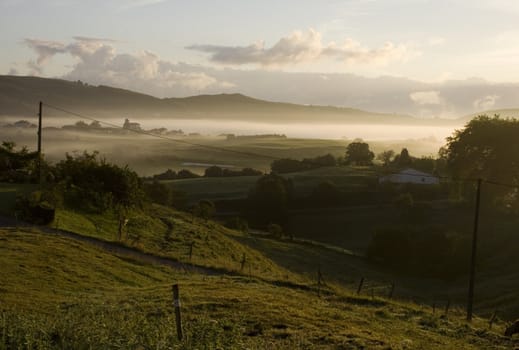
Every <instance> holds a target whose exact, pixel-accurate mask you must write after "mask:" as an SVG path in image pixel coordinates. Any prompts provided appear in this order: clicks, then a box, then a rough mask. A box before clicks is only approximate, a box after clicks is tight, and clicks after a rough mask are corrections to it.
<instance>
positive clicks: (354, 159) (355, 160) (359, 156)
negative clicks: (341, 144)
mask: <svg viewBox="0 0 519 350" xmlns="http://www.w3.org/2000/svg"><path fill="white" fill-rule="evenodd" d="M373 158H375V154H374V153H373V152H371V151H370V149H369V145H368V144H367V143H365V142H360V141H358V142H352V143H350V144H349V145H348V146H347V147H346V155H345V157H344V161H345V162H346V164H356V165H371V164H372V161H373Z"/></svg>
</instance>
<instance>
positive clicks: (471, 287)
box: [467, 179, 481, 322]
mask: <svg viewBox="0 0 519 350" xmlns="http://www.w3.org/2000/svg"><path fill="white" fill-rule="evenodd" d="M480 196H481V179H478V188H477V190H476V212H475V214H474V233H473V235H472V257H471V258H470V279H469V297H468V301H467V321H468V322H471V321H472V305H473V303H474V278H475V275H476V252H477V245H478V224H479V198H480Z"/></svg>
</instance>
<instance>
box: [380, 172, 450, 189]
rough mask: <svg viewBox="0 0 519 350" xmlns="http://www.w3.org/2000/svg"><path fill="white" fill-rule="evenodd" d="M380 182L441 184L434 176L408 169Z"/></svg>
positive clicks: (384, 177) (383, 178) (382, 178)
mask: <svg viewBox="0 0 519 350" xmlns="http://www.w3.org/2000/svg"><path fill="white" fill-rule="evenodd" d="M378 182H379V183H394V184H418V185H438V184H439V183H440V179H439V178H438V177H437V176H435V175H433V174H428V173H424V172H423V171H418V170H415V169H411V168H407V169H404V170H401V171H400V172H398V173H396V174H390V175H386V176H381V177H380V178H379V179H378Z"/></svg>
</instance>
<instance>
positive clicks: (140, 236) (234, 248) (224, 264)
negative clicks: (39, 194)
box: [53, 206, 304, 283]
mask: <svg viewBox="0 0 519 350" xmlns="http://www.w3.org/2000/svg"><path fill="white" fill-rule="evenodd" d="M127 218H128V224H127V226H126V229H125V230H124V231H125V232H124V233H123V237H122V238H121V239H120V240H119V239H118V237H117V235H118V234H117V232H118V224H119V221H118V217H116V215H115V214H113V213H106V214H102V215H96V214H86V213H78V212H73V211H71V210H65V209H59V210H57V212H56V218H55V221H54V223H53V226H54V227H59V228H60V229H64V230H67V231H71V232H75V233H79V234H81V235H84V236H89V237H95V238H99V239H102V240H105V241H109V242H118V243H121V244H123V245H126V246H130V247H134V248H136V249H138V250H141V251H144V252H149V253H153V254H155V255H158V256H162V257H168V258H172V259H174V260H177V261H180V262H183V263H187V264H194V265H198V266H204V267H209V268H216V269H222V270H225V271H228V272H233V273H235V272H241V273H243V274H247V275H249V274H250V275H253V276H258V277H262V278H267V279H270V280H281V281H287V280H290V281H292V282H297V283H300V282H304V281H303V280H301V278H300V276H298V275H295V274H293V273H292V272H290V271H289V270H287V269H283V268H280V267H279V266H278V265H276V264H274V263H273V262H272V261H271V260H270V259H268V258H266V257H265V256H264V255H263V254H262V253H261V252H259V251H257V250H255V249H251V248H250V247H248V246H246V245H243V244H241V243H240V242H239V238H240V237H245V236H246V234H245V233H242V232H238V231H234V230H229V229H227V228H225V227H223V226H221V225H219V224H217V223H215V222H213V221H206V220H203V219H200V218H197V217H193V216H192V215H190V214H187V213H183V212H179V211H175V210H173V209H169V208H165V207H161V206H153V207H151V208H148V209H147V210H145V211H133V212H130V213H129V214H128V215H127ZM191 247H192V248H191ZM190 252H191V255H190ZM244 257H245V263H244V264H243V265H244V266H243V269H242V260H243V258H244Z"/></svg>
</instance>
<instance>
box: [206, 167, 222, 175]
mask: <svg viewBox="0 0 519 350" xmlns="http://www.w3.org/2000/svg"><path fill="white" fill-rule="evenodd" d="M204 176H205V177H222V176H223V169H222V168H221V167H219V166H216V165H213V166H211V167H209V168H207V169H205V173H204Z"/></svg>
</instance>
